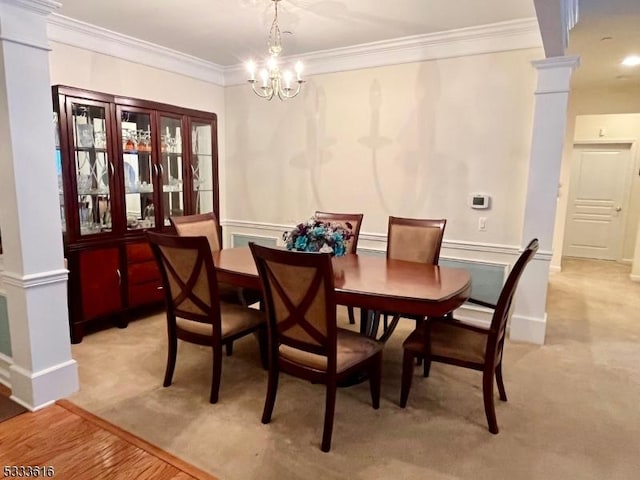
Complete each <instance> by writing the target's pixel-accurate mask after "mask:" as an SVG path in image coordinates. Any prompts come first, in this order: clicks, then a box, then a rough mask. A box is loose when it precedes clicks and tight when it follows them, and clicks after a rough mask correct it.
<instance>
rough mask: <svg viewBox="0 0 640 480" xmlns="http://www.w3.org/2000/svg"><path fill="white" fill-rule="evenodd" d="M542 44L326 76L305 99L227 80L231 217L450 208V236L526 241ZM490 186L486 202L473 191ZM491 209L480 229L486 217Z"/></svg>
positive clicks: (443, 211)
mask: <svg viewBox="0 0 640 480" xmlns="http://www.w3.org/2000/svg"><path fill="white" fill-rule="evenodd" d="M542 57H543V54H542V51H541V50H540V49H528V50H518V51H511V52H503V53H494V54H484V55H475V56H467V57H460V58H450V59H444V60H434V61H426V62H420V63H411V64H403V65H396V66H388V67H380V68H371V69H364V70H357V71H350V72H343V73H334V74H325V75H317V76H314V77H312V78H310V79H309V82H308V83H306V84H305V85H304V94H301V98H300V97H299V98H296V99H293V100H289V101H287V102H280V101H279V100H273V101H272V102H267V101H265V100H262V99H259V98H257V97H256V96H255V95H253V93H252V92H251V91H250V89H249V88H248V86H246V85H242V86H234V87H229V88H227V89H226V90H225V104H226V132H227V137H226V153H227V157H226V169H227V186H228V197H227V201H228V205H227V210H226V213H227V217H226V220H228V221H231V222H233V221H241V222H267V223H272V224H285V225H291V224H293V223H295V222H297V221H300V220H304V219H306V218H308V217H309V216H311V215H312V214H313V212H314V210H316V209H322V210H329V211H353V212H363V213H364V214H365V215H364V224H363V227H362V230H363V232H366V233H386V229H387V217H388V216H389V215H397V216H409V217H411V216H413V217H434V218H436V217H445V218H447V219H448V220H449V222H448V224H447V230H446V233H445V239H450V240H451V239H453V240H456V241H466V242H475V243H485V244H486V243H489V244H499V245H508V246H514V245H517V246H519V245H520V243H521V238H520V237H521V234H522V222H523V209H524V201H525V193H526V185H527V183H526V181H527V172H528V164H529V153H530V141H531V128H532V117H533V105H534V97H533V92H534V89H535V84H536V73H535V70H534V68H533V67H532V66H531V64H530V62H531V61H532V60H535V59H539V58H542ZM476 192H482V193H487V194H490V195H492V208H491V210H488V211H478V210H472V209H471V208H470V207H469V206H468V196H469V194H471V193H476ZM480 216H485V217H487V218H488V221H487V230H486V231H485V232H480V231H478V218H479V217H480Z"/></svg>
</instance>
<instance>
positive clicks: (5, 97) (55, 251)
mask: <svg viewBox="0 0 640 480" xmlns="http://www.w3.org/2000/svg"><path fill="white" fill-rule="evenodd" d="M59 6H60V4H59V3H58V2H54V1H51V0H0V228H1V229H2V246H3V250H4V271H2V273H1V274H0V280H1V281H2V285H3V287H4V290H5V291H6V294H7V306H8V311H9V331H10V336H11V350H12V361H13V364H12V365H11V367H10V368H9V371H10V382H11V389H12V393H13V395H12V398H13V399H14V400H16V401H17V402H19V403H21V404H22V405H24V406H25V407H27V408H29V409H31V410H35V409H38V408H41V407H43V406H45V405H47V404H49V403H51V402H53V401H55V400H57V399H59V398H61V397H64V396H67V395H69V394H70V393H72V392H74V391H76V390H77V389H78V372H77V365H76V363H75V361H74V360H73V359H72V358H71V344H70V340H69V322H68V311H67V271H66V269H65V268H64V259H63V248H62V235H61V222H60V211H59V206H58V205H59V203H58V202H59V200H58V186H57V177H56V167H55V160H54V159H55V155H54V148H55V146H54V135H53V121H52V115H53V114H52V102H51V85H50V77H49V58H48V55H49V54H48V52H49V47H48V41H47V25H46V19H47V16H48V15H49V14H50V13H51V12H52V11H53V10H54V9H56V8H58V7H59Z"/></svg>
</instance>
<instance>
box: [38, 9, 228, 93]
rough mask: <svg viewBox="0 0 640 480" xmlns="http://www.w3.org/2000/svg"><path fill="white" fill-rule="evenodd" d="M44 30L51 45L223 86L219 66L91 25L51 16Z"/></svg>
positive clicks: (222, 70) (222, 77) (54, 15)
mask: <svg viewBox="0 0 640 480" xmlns="http://www.w3.org/2000/svg"><path fill="white" fill-rule="evenodd" d="M47 30H48V34H49V40H51V41H53V42H58V43H63V44H65V45H71V46H72V47H78V48H83V49H85V50H91V51H93V52H97V53H101V54H104V55H109V56H112V57H116V58H120V59H123V60H128V61H130V62H135V63H139V64H141V65H146V66H148V67H154V68H158V69H160V70H166V71H169V72H173V73H178V74H180V75H186V76H188V77H192V78H195V79H198V80H203V81H205V82H209V83H213V84H216V85H220V86H222V85H224V69H223V67H222V66H221V65H218V64H215V63H213V62H208V61H206V60H202V59H200V58H197V57H194V56H191V55H187V54H185V53H182V52H178V51H176V50H172V49H170V48H166V47H162V46H160V45H156V44H154V43H151V42H146V41H144V40H140V39H137V38H134V37H130V36H128V35H123V34H121V33H116V32H113V31H111V30H107V29H106V28H102V27H98V26H96V25H91V24H90V23H85V22H81V21H80V20H75V19H73V18H69V17H65V16H63V15H58V14H52V15H51V16H50V17H49V19H48V29H47Z"/></svg>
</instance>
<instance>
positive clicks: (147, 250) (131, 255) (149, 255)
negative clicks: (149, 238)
mask: <svg viewBox="0 0 640 480" xmlns="http://www.w3.org/2000/svg"><path fill="white" fill-rule="evenodd" d="M149 260H154V257H153V252H152V251H151V246H150V245H149V243H148V242H140V243H129V244H127V262H128V263H138V262H148V261H149Z"/></svg>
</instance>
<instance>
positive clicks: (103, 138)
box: [95, 131, 107, 149]
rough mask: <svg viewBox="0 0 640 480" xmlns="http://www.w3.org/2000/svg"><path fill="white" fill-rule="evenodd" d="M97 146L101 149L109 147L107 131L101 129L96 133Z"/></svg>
mask: <svg viewBox="0 0 640 480" xmlns="http://www.w3.org/2000/svg"><path fill="white" fill-rule="evenodd" d="M95 147H96V148H100V149H104V148H107V132H105V131H99V132H96V133H95Z"/></svg>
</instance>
